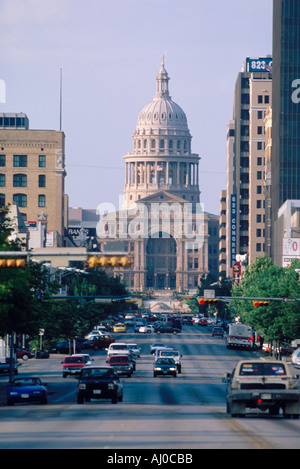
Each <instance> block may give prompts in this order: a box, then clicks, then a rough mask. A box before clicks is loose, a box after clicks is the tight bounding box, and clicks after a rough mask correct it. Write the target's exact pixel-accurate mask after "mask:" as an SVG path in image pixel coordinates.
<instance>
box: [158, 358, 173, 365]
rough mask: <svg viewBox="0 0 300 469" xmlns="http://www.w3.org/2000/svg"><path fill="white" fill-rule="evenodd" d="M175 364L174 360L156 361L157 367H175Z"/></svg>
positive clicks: (160, 359) (163, 359) (162, 359)
mask: <svg viewBox="0 0 300 469" xmlns="http://www.w3.org/2000/svg"><path fill="white" fill-rule="evenodd" d="M174 364H175V362H174V360H173V358H159V359H158V360H157V361H156V365H174Z"/></svg>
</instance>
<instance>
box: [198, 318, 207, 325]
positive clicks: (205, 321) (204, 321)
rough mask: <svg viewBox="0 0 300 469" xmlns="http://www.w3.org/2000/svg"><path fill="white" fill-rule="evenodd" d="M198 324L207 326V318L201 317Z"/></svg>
mask: <svg viewBox="0 0 300 469" xmlns="http://www.w3.org/2000/svg"><path fill="white" fill-rule="evenodd" d="M198 326H207V320H206V319H199V321H198Z"/></svg>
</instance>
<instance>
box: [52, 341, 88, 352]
mask: <svg viewBox="0 0 300 469" xmlns="http://www.w3.org/2000/svg"><path fill="white" fill-rule="evenodd" d="M75 347H76V353H80V352H81V349H82V342H81V341H78V340H76V344H75ZM72 348H73V347H72V345H71V344H70V343H69V341H68V340H59V341H58V342H56V344H55V347H54V348H53V349H52V352H53V353H62V354H64V353H67V354H69V353H70V350H71V349H72Z"/></svg>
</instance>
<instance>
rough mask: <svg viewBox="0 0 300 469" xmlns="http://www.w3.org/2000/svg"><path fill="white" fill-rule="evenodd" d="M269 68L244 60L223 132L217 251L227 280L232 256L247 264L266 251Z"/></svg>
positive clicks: (264, 60) (257, 61)
mask: <svg viewBox="0 0 300 469" xmlns="http://www.w3.org/2000/svg"><path fill="white" fill-rule="evenodd" d="M271 67H272V58H271V57H266V58H259V59H252V58H247V59H246V60H245V66H244V71H243V72H241V73H239V75H238V77H237V80H236V84H235V92H234V104H233V119H232V120H231V121H230V123H229V124H228V128H227V187H226V194H223V195H222V199H224V197H225V198H226V209H225V210H226V230H225V233H223V239H222V242H221V245H220V249H222V250H223V251H225V252H226V269H225V267H224V262H223V258H221V257H220V270H222V271H223V273H224V272H225V271H226V274H227V276H232V268H233V265H234V263H235V261H236V257H237V256H242V258H245V256H247V258H248V262H249V263H251V262H254V261H255V260H256V259H257V257H260V256H263V255H264V254H265V250H266V247H265V196H264V173H265V125H264V119H265V114H266V111H267V110H268V108H269V107H270V105H271V103H272V73H271ZM223 203H224V202H223ZM223 210H224V208H223ZM223 231H224V230H223ZM224 238H225V239H224Z"/></svg>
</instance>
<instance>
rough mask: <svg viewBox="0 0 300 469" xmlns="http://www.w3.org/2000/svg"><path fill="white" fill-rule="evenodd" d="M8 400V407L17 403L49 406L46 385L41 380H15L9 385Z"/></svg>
mask: <svg viewBox="0 0 300 469" xmlns="http://www.w3.org/2000/svg"><path fill="white" fill-rule="evenodd" d="M6 399H7V405H14V404H15V403H16V402H40V404H47V402H48V399H47V388H46V383H42V382H41V380H40V378H29V377H28V378H15V379H14V380H13V381H12V383H10V384H8V385H7V390H6Z"/></svg>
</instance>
